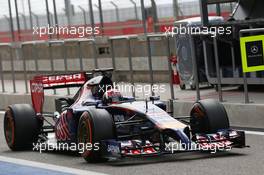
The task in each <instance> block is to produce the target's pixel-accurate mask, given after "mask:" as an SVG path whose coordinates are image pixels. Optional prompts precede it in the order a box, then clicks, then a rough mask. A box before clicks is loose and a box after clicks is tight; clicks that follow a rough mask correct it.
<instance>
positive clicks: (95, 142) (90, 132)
mask: <svg viewBox="0 0 264 175" xmlns="http://www.w3.org/2000/svg"><path fill="white" fill-rule="evenodd" d="M113 138H114V123H113V119H112V116H111V115H110V114H109V113H108V112H107V111H106V110H105V109H96V108H91V109H90V110H88V111H86V112H84V113H83V114H82V115H81V117H80V120H79V125H78V143H79V144H82V145H84V152H83V153H82V157H83V158H84V159H85V160H86V161H87V162H91V163H95V162H102V161H106V159H104V158H102V155H101V149H100V148H101V145H100V141H101V140H106V139H113ZM88 144H89V145H92V147H90V149H87V146H86V145H88ZM88 147H89V146H88ZM91 148H92V149H91Z"/></svg>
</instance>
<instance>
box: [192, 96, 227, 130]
mask: <svg viewBox="0 0 264 175" xmlns="http://www.w3.org/2000/svg"><path fill="white" fill-rule="evenodd" d="M190 116H191V119H190V126H191V130H192V134H196V133H205V134H208V133H215V132H217V131H218V130H220V129H228V128H229V127H230V125H229V119H228V116H227V113H226V110H225V108H224V106H223V105H222V104H221V103H219V102H217V101H216V100H213V99H205V100H200V101H198V102H196V103H195V104H194V105H193V107H192V109H191V114H190Z"/></svg>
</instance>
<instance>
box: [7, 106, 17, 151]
mask: <svg viewBox="0 0 264 175" xmlns="http://www.w3.org/2000/svg"><path fill="white" fill-rule="evenodd" d="M14 137H15V123H14V119H13V116H12V112H11V110H10V109H8V110H7V111H6V118H5V138H6V142H7V144H8V146H10V147H12V146H13V145H14Z"/></svg>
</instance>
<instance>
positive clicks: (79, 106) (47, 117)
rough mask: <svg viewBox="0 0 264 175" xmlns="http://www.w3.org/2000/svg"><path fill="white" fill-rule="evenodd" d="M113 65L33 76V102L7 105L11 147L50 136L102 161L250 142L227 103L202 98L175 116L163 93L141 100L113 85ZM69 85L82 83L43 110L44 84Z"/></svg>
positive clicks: (91, 159)
mask: <svg viewBox="0 0 264 175" xmlns="http://www.w3.org/2000/svg"><path fill="white" fill-rule="evenodd" d="M111 71H112V69H104V70H94V72H93V73H92V74H91V73H90V74H88V73H85V72H81V73H72V74H65V75H48V76H36V77H34V78H33V80H31V81H30V86H31V98H32V105H30V104H13V105H10V106H8V108H7V110H6V113H5V117H4V133H5V138H6V143H7V144H8V146H9V148H10V149H11V150H13V151H17V150H25V149H32V147H33V145H36V144H37V145H42V146H43V145H45V144H48V142H51V140H52V141H53V144H54V145H58V144H61V143H63V144H67V145H69V144H81V145H83V147H82V148H83V151H82V152H81V153H82V156H83V157H84V159H85V160H87V161H88V162H97V161H101V160H109V159H120V158H123V157H139V156H154V155H162V154H173V153H176V152H179V151H186V152H187V151H197V150H199V151H206V152H208V151H209V152H210V151H212V150H215V151H226V150H230V149H231V148H234V147H235V148H242V147H245V133H244V132H243V131H236V130H233V129H231V128H230V126H229V120H228V116H227V113H226V111H225V108H224V107H223V105H222V104H220V103H218V102H216V101H214V100H210V99H206V100H201V101H198V102H196V103H194V105H193V107H192V109H191V110H190V116H177V117H174V116H172V115H171V114H170V113H168V112H166V105H165V104H164V103H163V102H161V101H160V100H159V98H158V97H155V96H151V97H150V98H149V99H147V100H141V101H140V100H139V101H137V100H135V98H133V97H125V96H122V95H121V93H120V92H119V91H118V90H117V89H114V88H112V87H113V82H112V80H111ZM91 75H92V77H91ZM66 87H67V88H69V87H80V89H79V90H78V92H77V93H76V95H75V96H74V97H72V98H57V99H55V106H56V111H55V112H54V113H44V112H43V111H42V108H43V103H44V90H45V89H55V88H66ZM87 144H89V146H87ZM198 148H199V149H198Z"/></svg>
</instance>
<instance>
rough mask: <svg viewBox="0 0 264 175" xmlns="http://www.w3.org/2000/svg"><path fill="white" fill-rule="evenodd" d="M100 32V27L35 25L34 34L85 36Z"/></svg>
mask: <svg viewBox="0 0 264 175" xmlns="http://www.w3.org/2000/svg"><path fill="white" fill-rule="evenodd" d="M99 33H100V28H99V27H94V28H92V27H84V26H77V27H76V26H70V27H67V26H50V25H47V26H42V27H37V26H34V27H33V35H39V37H42V36H44V35H78V36H79V37H81V38H82V37H85V36H86V35H92V34H94V35H98V34H99Z"/></svg>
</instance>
